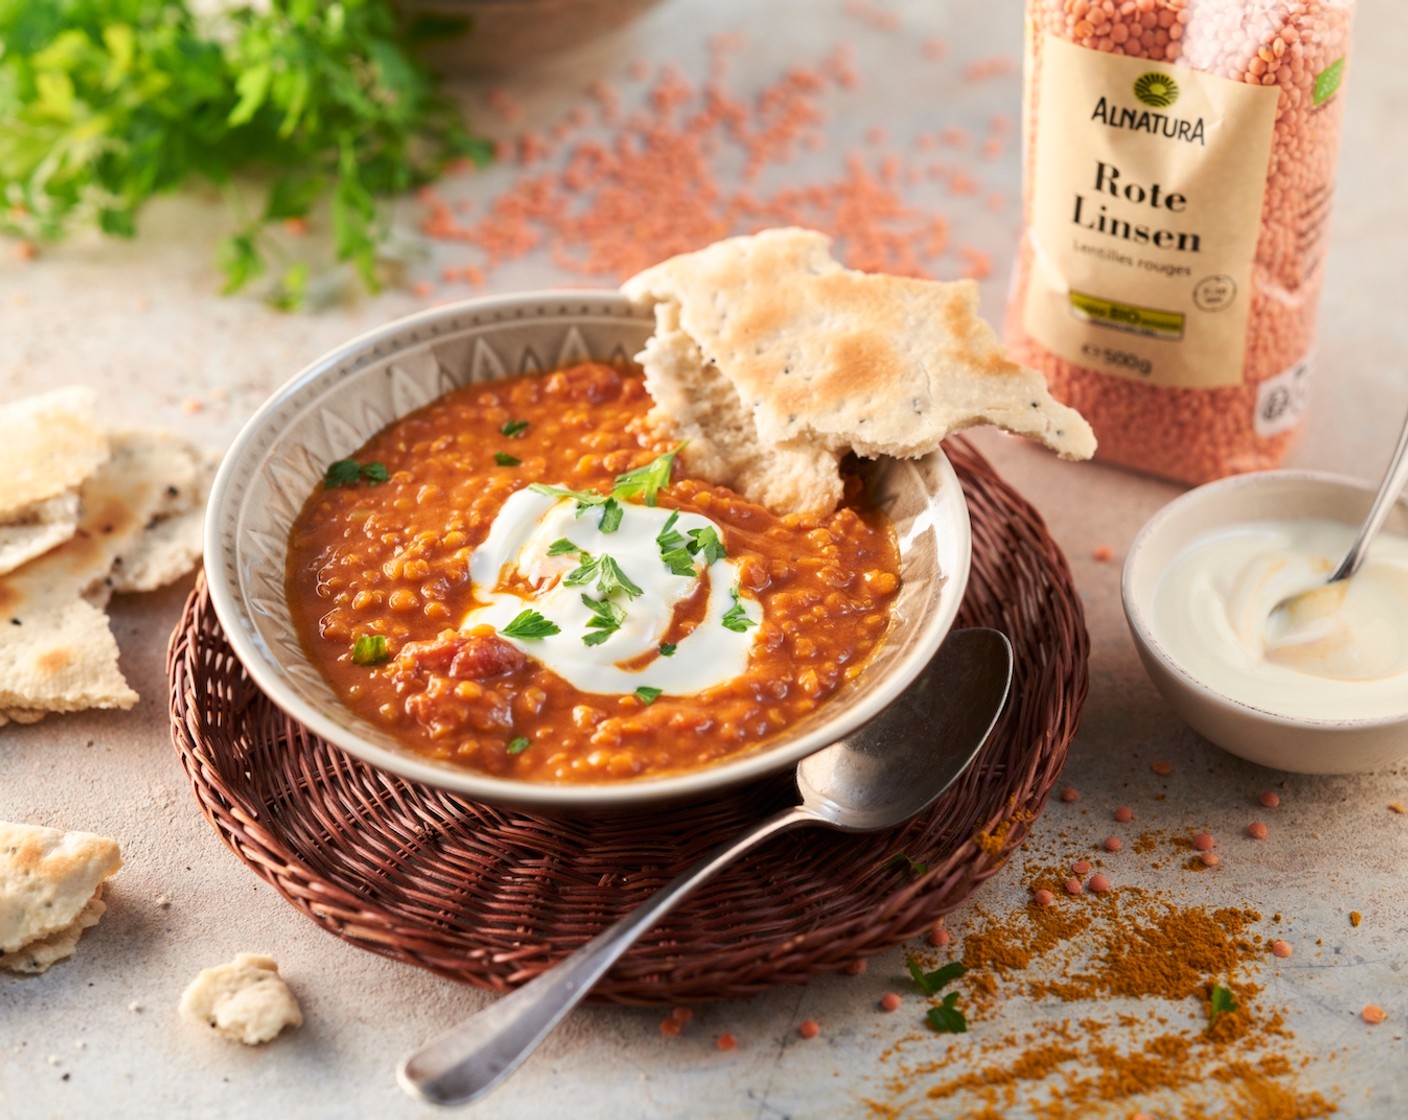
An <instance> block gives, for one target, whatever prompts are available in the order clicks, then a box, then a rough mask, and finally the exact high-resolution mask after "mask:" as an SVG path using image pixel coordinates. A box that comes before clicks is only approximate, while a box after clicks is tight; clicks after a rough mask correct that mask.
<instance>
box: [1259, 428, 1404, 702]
mask: <svg viewBox="0 0 1408 1120" xmlns="http://www.w3.org/2000/svg"><path fill="white" fill-rule="evenodd" d="M1405 484H1408V416H1405V417H1404V418H1403V430H1402V431H1401V432H1400V433H1399V436H1398V446H1397V447H1395V448H1394V451H1393V456H1392V458H1390V459H1389V464H1388V469H1387V470H1386V471H1385V472H1384V478H1383V481H1382V482H1381V483H1379V492H1378V493H1377V494H1376V495H1375V496H1374V503H1373V505H1371V506H1370V507H1369V512H1368V514H1367V515H1366V516H1365V518H1364V523H1363V524H1362V525H1361V526H1360V528H1359V533H1358V535H1356V536H1355V538H1354V541H1353V543H1351V544H1350V546H1349V551H1348V552H1347V553H1346V554H1345V557H1344V559H1343V560H1341V561H1340V564H1339V567H1337V568H1336V569H1335V570H1334V571H1333V572H1331V573H1330V576H1329V578H1328V579H1326V580H1325V581H1324V582H1323V583H1320V582H1318V581H1317V582H1316V583H1315V584H1314V585H1313V586H1311V587H1310V588H1308V589H1306V590H1301V591H1297V592H1295V593H1294V594H1290V595H1287V596H1285V597H1284V598H1282V599H1281V601H1280V602H1278V603H1277V604H1276V606H1275V607H1274V608H1273V609H1272V611H1271V614H1270V616H1269V618H1268V620H1267V622H1266V627H1265V635H1266V638H1265V641H1266V654H1267V657H1269V658H1271V659H1272V660H1274V661H1282V662H1285V663H1288V664H1307V663H1309V664H1319V665H1322V666H1323V667H1324V669H1325V671H1327V672H1328V673H1329V674H1330V675H1333V676H1339V677H1343V678H1344V679H1347V680H1353V679H1359V678H1363V677H1366V676H1373V675H1382V674H1384V673H1386V672H1388V671H1390V669H1391V668H1393V667H1392V666H1390V665H1389V664H1388V662H1386V661H1385V660H1384V659H1383V658H1376V659H1374V660H1373V661H1372V662H1371V663H1369V664H1367V665H1366V664H1364V663H1363V660H1362V655H1361V652H1360V651H1359V650H1358V649H1356V648H1355V647H1354V642H1353V640H1352V637H1353V635H1352V631H1353V629H1354V628H1355V627H1354V624H1353V622H1352V621H1351V620H1350V619H1348V618H1346V610H1347V607H1346V593H1347V591H1348V586H1347V583H1346V581H1347V580H1349V579H1350V578H1351V577H1352V576H1354V575H1355V574H1356V573H1357V572H1358V571H1359V569H1360V568H1361V567H1362V566H1363V564H1364V558H1365V557H1366V556H1367V555H1368V553H1369V546H1370V545H1371V544H1373V542H1374V538H1375V537H1377V536H1378V535H1379V530H1381V529H1382V528H1383V527H1384V522H1385V521H1386V520H1388V515H1389V511H1390V510H1391V509H1392V508H1393V505H1394V503H1395V502H1396V501H1397V500H1398V495H1399V494H1401V493H1402V492H1403V488H1404V486H1405ZM1358 621H1359V624H1360V628H1362V627H1363V626H1364V625H1365V624H1367V623H1371V622H1372V620H1366V619H1360V620H1358ZM1379 621H1380V623H1381V624H1382V625H1392V622H1391V621H1389V620H1379ZM1400 637H1401V647H1402V648H1403V649H1404V650H1405V651H1408V635H1401V636H1400ZM1397 667H1399V668H1401V667H1402V666H1397Z"/></svg>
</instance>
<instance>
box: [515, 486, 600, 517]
mask: <svg viewBox="0 0 1408 1120" xmlns="http://www.w3.org/2000/svg"><path fill="white" fill-rule="evenodd" d="M528 489H529V490H531V491H533V493H535V494H546V495H547V496H548V497H550V498H571V499H572V500H573V501H574V502H576V503H577V516H578V517H581V516H582V514H584V513H586V512H587V510H589V509H591V508H592V506H601V505H605V504H606V495H605V494H598V493H597V492H596V491H595V490H569V489H567V487H565V486H549V485H548V484H547V483H546V482H533V483H530V484H529V486H528Z"/></svg>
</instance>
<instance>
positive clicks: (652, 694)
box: [636, 684, 665, 704]
mask: <svg viewBox="0 0 1408 1120" xmlns="http://www.w3.org/2000/svg"><path fill="white" fill-rule="evenodd" d="M664 691H665V690H664V689H662V688H651V687H650V686H649V685H644V684H643V685H641V686H640V687H639V688H638V689H636V695H637V696H639V697H640V699H641V703H643V704H653V703H655V701H656V700H658V699H659V698H660V694H661V693H662V692H664Z"/></svg>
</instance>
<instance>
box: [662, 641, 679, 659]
mask: <svg viewBox="0 0 1408 1120" xmlns="http://www.w3.org/2000/svg"><path fill="white" fill-rule="evenodd" d="M678 648H679V647H678V646H676V645H675V643H674V642H661V643H660V656H661V657H674V656H675V650H676V649H678Z"/></svg>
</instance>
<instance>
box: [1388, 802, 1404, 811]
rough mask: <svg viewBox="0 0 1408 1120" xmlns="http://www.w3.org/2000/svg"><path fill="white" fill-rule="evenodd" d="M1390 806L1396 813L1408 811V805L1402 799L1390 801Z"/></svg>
mask: <svg viewBox="0 0 1408 1120" xmlns="http://www.w3.org/2000/svg"><path fill="white" fill-rule="evenodd" d="M1388 807H1389V810H1390V811H1391V812H1394V813H1408V806H1405V805H1404V804H1403V802H1401V801H1390V802H1389V803H1388Z"/></svg>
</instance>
